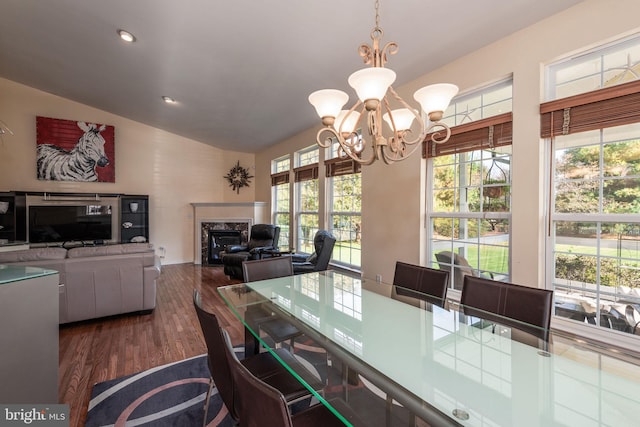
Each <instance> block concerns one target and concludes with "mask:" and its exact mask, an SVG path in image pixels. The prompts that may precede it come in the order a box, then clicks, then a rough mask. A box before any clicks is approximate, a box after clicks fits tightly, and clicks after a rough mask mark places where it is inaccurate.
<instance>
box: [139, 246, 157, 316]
mask: <svg viewBox="0 0 640 427" xmlns="http://www.w3.org/2000/svg"><path fill="white" fill-rule="evenodd" d="M160 271H161V270H160V257H158V256H156V257H155V262H154V265H150V266H147V267H144V270H143V275H144V277H143V280H144V291H143V292H144V293H143V299H142V309H143V310H153V309H154V308H155V307H156V279H157V278H158V277H160Z"/></svg>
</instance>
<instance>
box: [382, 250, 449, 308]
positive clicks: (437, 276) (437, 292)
mask: <svg viewBox="0 0 640 427" xmlns="http://www.w3.org/2000/svg"><path fill="white" fill-rule="evenodd" d="M393 284H394V285H395V286H399V287H400V288H396V289H395V291H396V293H398V295H403V294H404V295H405V296H411V297H418V298H420V296H419V295H417V294H413V293H410V292H406V293H405V292H403V289H402V288H407V289H411V290H414V291H418V292H420V293H421V294H425V295H426V297H425V298H424V299H425V300H427V301H428V302H430V303H432V304H435V305H438V306H441V307H442V306H444V303H445V298H446V296H447V287H448V284H449V272H448V271H444V270H436V269H434V268H429V267H423V266H421V265H414V264H408V263H406V262H401V261H396V270H395V273H394V275H393ZM429 296H431V297H433V298H429Z"/></svg>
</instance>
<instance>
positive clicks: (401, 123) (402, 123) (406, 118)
mask: <svg viewBox="0 0 640 427" xmlns="http://www.w3.org/2000/svg"><path fill="white" fill-rule="evenodd" d="M390 113H391V116H393V121H394V122H395V124H396V130H397V131H402V130H409V129H410V128H411V124H412V123H413V120H414V119H415V118H416V115H415V114H414V113H413V112H412V111H411V110H409V109H408V108H398V109H397V110H392V111H390ZM382 118H383V119H384V121H385V122H387V124H388V125H389V128H390V129H393V124H392V123H391V117H390V116H389V113H385V114H384V115H383V116H382Z"/></svg>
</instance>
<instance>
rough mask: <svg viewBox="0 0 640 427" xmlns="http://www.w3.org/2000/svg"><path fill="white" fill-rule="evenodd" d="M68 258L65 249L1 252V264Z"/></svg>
mask: <svg viewBox="0 0 640 427" xmlns="http://www.w3.org/2000/svg"><path fill="white" fill-rule="evenodd" d="M66 256H67V250H66V249H65V248H31V249H25V250H22V251H9V252H0V264H4V263H9V262H28V261H43V260H50V259H65V258H66Z"/></svg>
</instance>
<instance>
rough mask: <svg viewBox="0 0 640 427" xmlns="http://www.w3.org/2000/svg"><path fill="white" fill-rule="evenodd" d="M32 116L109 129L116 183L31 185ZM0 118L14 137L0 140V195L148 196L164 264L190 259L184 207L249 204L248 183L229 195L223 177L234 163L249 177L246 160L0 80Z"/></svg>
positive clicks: (189, 221) (189, 217)
mask: <svg viewBox="0 0 640 427" xmlns="http://www.w3.org/2000/svg"><path fill="white" fill-rule="evenodd" d="M36 116H44V117H54V118H60V119H69V120H80V121H86V122H97V123H105V124H108V125H113V126H114V127H115V148H116V162H115V170H116V182H115V183H71V182H55V181H39V180H37V179H36V169H35V161H36V127H35V123H36V119H35V118H36ZM0 120H2V121H3V122H5V123H6V124H7V125H8V126H9V127H10V128H11V130H12V131H13V132H14V133H15V135H13V136H10V135H4V136H3V137H2V139H0V191H8V190H19V191H50V192H89V193H126V194H148V195H149V197H150V205H151V211H150V217H149V220H150V227H151V229H150V240H151V242H152V243H153V244H154V245H155V247H156V248H159V247H164V248H165V249H166V257H165V259H164V261H163V262H164V263H166V264H172V263H181V262H192V261H193V259H194V253H193V251H194V241H193V229H194V225H193V208H192V206H191V205H190V204H189V203H191V202H247V201H254V199H255V179H253V180H252V183H251V186H250V187H248V188H247V187H244V188H242V189H241V190H240V194H236V192H234V191H233V190H232V189H231V188H230V187H229V185H228V183H227V181H226V180H225V179H224V178H223V176H224V175H226V174H227V172H228V171H229V169H230V168H231V167H233V166H234V165H235V163H236V162H237V161H238V160H240V164H241V165H242V166H244V167H249V168H251V172H252V175H255V173H253V172H254V171H255V170H254V169H253V168H254V155H253V154H247V153H238V152H230V151H223V150H220V149H217V148H214V147H212V146H209V145H207V144H203V143H200V142H196V141H193V140H190V139H187V138H182V137H179V136H177V135H174V134H171V133H169V132H165V131H163V130H160V129H157V128H153V127H151V126H147V125H143V124H141V123H138V122H135V121H132V120H128V119H125V118H123V117H119V116H116V115H113V114H110V113H107V112H105V111H101V110H97V109H95V108H91V107H88V106H86V105H82V104H79V103H76V102H73V101H70V100H67V99H64V98H61V97H58V96H55V95H51V94H48V93H45V92H42V91H39V90H35V89H33V88H29V87H27V86H24V85H21V84H18V83H15V82H12V81H9V80H5V79H0ZM214 142H215V141H214Z"/></svg>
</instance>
